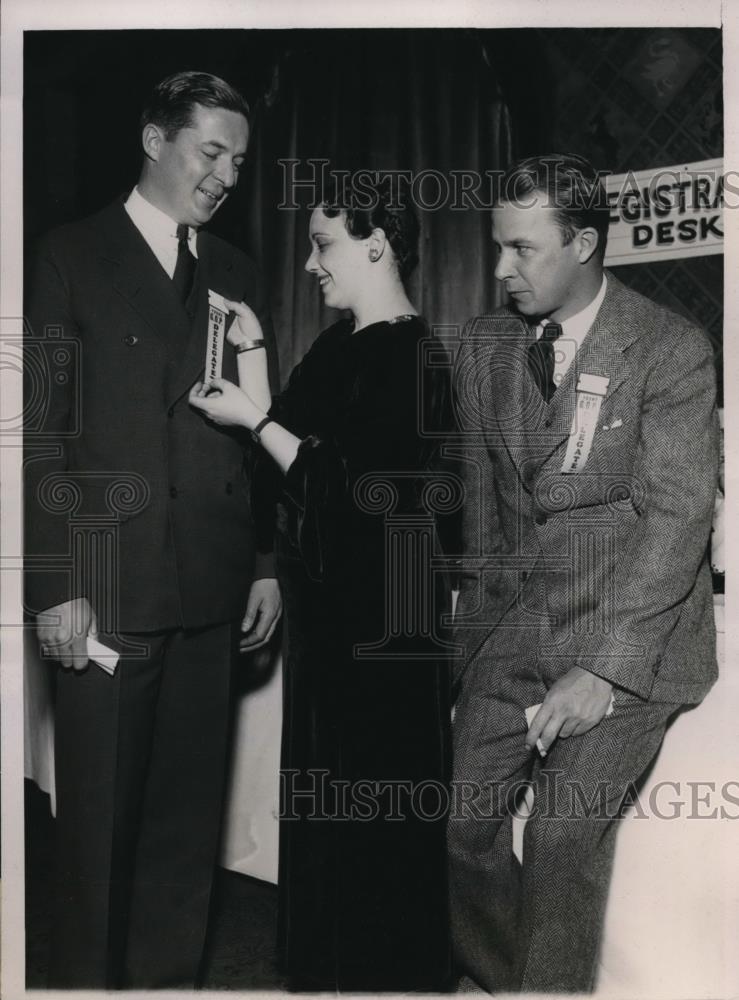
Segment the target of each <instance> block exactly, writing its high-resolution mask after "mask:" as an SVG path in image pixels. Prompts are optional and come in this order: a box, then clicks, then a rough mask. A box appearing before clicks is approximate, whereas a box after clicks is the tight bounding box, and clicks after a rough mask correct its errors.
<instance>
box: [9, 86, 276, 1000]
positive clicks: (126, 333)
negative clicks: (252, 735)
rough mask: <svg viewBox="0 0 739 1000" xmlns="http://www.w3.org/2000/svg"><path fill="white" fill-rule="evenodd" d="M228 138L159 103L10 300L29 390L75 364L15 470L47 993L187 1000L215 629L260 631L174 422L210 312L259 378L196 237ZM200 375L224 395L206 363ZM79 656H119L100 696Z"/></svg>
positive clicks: (231, 280) (206, 439)
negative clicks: (51, 873) (115, 171)
mask: <svg viewBox="0 0 739 1000" xmlns="http://www.w3.org/2000/svg"><path fill="white" fill-rule="evenodd" d="M247 115H248V108H247V106H246V103H245V102H244V99H243V98H242V97H241V95H240V94H238V93H237V92H236V91H235V90H234V89H233V88H232V87H230V86H229V85H228V84H226V83H225V82H224V81H222V80H220V79H218V78H217V77H213V76H210V75H209V74H205V73H195V72H186V73H179V74H176V75H174V76H172V77H169V78H168V79H166V80H164V81H163V82H162V83H161V84H159V86H158V87H157V88H156V89H155V91H154V94H153V96H152V99H151V103H150V104H149V106H148V107H147V108H146V110H145V111H144V113H143V115H142V118H141V128H142V132H141V136H142V144H143V152H144V159H143V166H142V170H141V175H140V177H139V181H138V184H137V186H136V188H135V189H134V190H133V192H131V193H130V194H129V195H128V196H127V197H125V198H121V199H120V200H118V201H116V202H115V203H114V204H112V205H110V206H108V207H107V208H105V209H103V210H102V211H101V212H99V213H97V214H96V215H93V216H92V217H90V218H88V219H85V220H83V221H81V222H79V223H75V224H73V225H69V226H66V227H63V228H61V229H59V230H56V231H54V232H52V233H50V234H49V235H48V236H47V237H45V238H44V240H43V241H42V244H41V246H40V248H39V252H38V254H37V257H36V264H35V269H34V273H33V275H32V279H31V282H30V291H29V298H28V311H27V315H28V327H29V334H28V345H27V354H26V358H27V364H26V368H27V370H28V371H29V373H30V375H31V376H32V375H33V372H34V364H33V362H34V359H38V358H39V357H41V354H40V353H39V352H42V353H43V352H46V353H45V355H44V357H45V358H46V359H47V361H48V359H49V358H52V359H56V360H55V361H54V360H52V361H51V362H49V363H50V364H51V365H52V367H53V365H54V364H55V363H57V362H59V361H60V358H62V359H63V358H64V357H68V356H70V355H71V354H74V355H75V357H76V359H77V360H76V364H72V365H67V366H66V368H65V370H64V371H63V372H62V375H63V377H62V378H61V379H56V380H52V382H50V383H49V389H48V392H47V393H46V394H45V396H44V398H43V399H42V401H41V412H42V413H43V417H42V419H41V420H40V421H39V423H38V426H37V427H36V428H35V429H34V432H33V433H32V434H29V436H28V438H27V450H26V501H27V503H26V509H27V520H26V559H27V570H28V572H27V584H26V600H27V605H28V607H29V610H30V611H32V612H33V613H35V614H37V615H38V636H39V640H40V643H41V648H42V652H43V654H44V655H46V656H48V657H50V658H52V659H55V660H59V661H60V663H61V667H60V668H59V669H58V670H57V676H56V746H55V757H56V786H57V803H58V814H57V819H56V832H57V873H56V886H55V890H56V891H55V908H54V925H53V934H52V949H51V951H52V954H51V961H50V973H49V983H50V985H51V986H53V987H98V988H104V987H120V986H126V987H132V988H133V987H142V988H144V987H157V986H177V985H185V986H186V985H190V986H191V985H193V983H194V982H195V979H196V974H197V970H198V965H199V962H200V959H201V956H202V950H203V942H204V937H205V930H206V923H207V914H208V905H209V898H210V890H211V881H212V873H213V868H214V864H215V859H216V852H217V846H218V838H219V828H220V813H221V802H222V792H223V786H224V777H225V774H224V772H225V765H226V759H225V754H226V743H227V730H228V702H229V679H230V672H231V663H232V653H233V652H234V651H235V646H238V644H239V637H238V636H239V633H238V626H239V624H241V631H242V638H241V649H242V651H246V650H253V649H257V648H258V647H260V646H262V645H263V644H264V643H266V642H267V641H268V640H269V638H270V636H271V634H272V631H273V629H274V627H275V624H276V622H277V619H278V617H279V614H280V597H279V590H278V587H277V583H276V581H275V579H274V573H273V572H272V566H271V554H270V553H269V552H268V551H267V550H268V549H269V545H268V544H266V545H261V546H257V544H256V540H255V538H254V537H253V535H254V533H253V531H252V524H251V520H250V514H249V510H250V508H249V498H248V478H247V476H246V474H245V463H246V460H247V459H248V456H249V446H250V444H251V442H250V441H249V439H248V438H247V439H246V440H245V439H243V438H241V439H240V438H239V436H238V435H235V434H231V433H229V432H227V431H224V430H223V429H222V428H218V427H215V426H214V425H212V424H210V423H209V422H207V421H205V420H203V419H202V417H201V416H200V415H199V414H197V413H196V412H194V411H193V410H192V409H191V408H190V407H189V406H188V402H187V396H188V390H189V389H190V387H191V386H192V385H193V383H194V382H196V381H198V379H200V378H201V377H202V371H203V367H204V363H205V353H206V341H207V336H208V327H209V306H208V301H209V299H208V296H209V291H210V292H215V293H217V294H219V295H221V296H223V297H225V298H227V299H230V300H236V301H238V300H244V301H246V302H247V303H248V304H249V305H251V307H252V308H253V309H254V310H255V311H256V313H257V314H258V315H259V317H260V321H261V323H262V327H263V329H264V330H265V333H266V338H267V341H268V347H269V349H270V352H271V353H272V356H274V351H273V344H272V332H271V325H270V322H269V317H268V314H267V307H266V303H265V298H264V294H263V290H262V288H261V286H260V283H259V280H258V277H257V273H256V270H255V268H254V265H253V264H252V263H251V262H250V261H249V260H248V259H247V258H246V257H245V256H244V255H243V254H242V253H241V252H240V251H238V250H236V249H234V248H233V247H231V246H229V245H228V244H226V243H224V242H223V241H222V240H220V239H218V238H217V237H215V236H213V235H210V234H209V233H207V232H203V231H201V227H202V226H204V225H205V224H207V223H208V221H209V220H210V219H211V218H212V216H213V215H214V214H215V212H216V211H217V210H218V208H219V207H220V205H221V204H222V203H223V201H224V199H225V198H226V197H227V195H228V193H229V192H230V191H231V190H232V189H233V187H234V185H235V184H236V181H237V178H238V173H239V170H240V168H241V166H242V163H243V161H244V156H245V153H246V147H247V139H248V131H249V130H248V122H247ZM251 346H253V347H254V349H255V350H262V349H263V345H251ZM60 350H61V354H60ZM64 352H66V354H65V353H64ZM223 364H224V375H225V376H226V377H230V378H232V379H236V378H237V369H236V357H235V352H234V350H233V348H232V347H230V346H228V345H227V346H226V348H225V353H224V362H223ZM28 402H29V400H27V404H28ZM31 402H33V401H32V400H31ZM31 412H34V413H36V412H37V410H35V409H34V408H33V406H32V407H31ZM258 548H260V549H261V551H259V552H258V551H257V549H258ZM245 609H246V612H245ZM90 639H97V640H98V641H101V642H102V643H103V644H104V645H105V646H107V647H109V648H111V649H113V650H115V651H116V652H118V653H119V654H120V660H119V662H118V664H117V666H116V668H115V670H114V672H113V673H112V674H110V673H109V670H104V669H102V668H101V666H99V665H98V663H96V662H93V661H92V660H90V661H88V641H89V640H90ZM99 659H100V660H102V662H103V663H105V662H106V660H105V657H104V656H103V657H99ZM108 666H109V667H110V662H109V661H108Z"/></svg>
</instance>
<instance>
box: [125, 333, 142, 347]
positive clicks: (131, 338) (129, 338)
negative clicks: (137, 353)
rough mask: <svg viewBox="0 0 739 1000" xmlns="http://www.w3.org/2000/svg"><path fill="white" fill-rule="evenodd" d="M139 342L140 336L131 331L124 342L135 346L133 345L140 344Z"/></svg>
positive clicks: (129, 345)
mask: <svg viewBox="0 0 739 1000" xmlns="http://www.w3.org/2000/svg"><path fill="white" fill-rule="evenodd" d="M138 342H139V338H138V337H134V335H133V334H132V333H129V335H128V336H127V337H124V338H123V343H124V344H126V345H127V346H128V347H133V345H134V344H138Z"/></svg>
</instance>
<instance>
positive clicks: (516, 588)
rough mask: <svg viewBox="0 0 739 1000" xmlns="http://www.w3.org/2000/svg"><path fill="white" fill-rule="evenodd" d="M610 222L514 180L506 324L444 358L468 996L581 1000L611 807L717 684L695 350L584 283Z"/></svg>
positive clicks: (460, 931)
mask: <svg viewBox="0 0 739 1000" xmlns="http://www.w3.org/2000/svg"><path fill="white" fill-rule="evenodd" d="M608 214H609V213H608V208H607V204H606V201H605V193H604V191H603V188H602V187H601V185H600V182H599V180H598V177H597V174H596V173H595V171H594V170H593V168H592V167H591V166H590V164H588V163H587V162H586V161H584V160H582V159H580V158H579V157H573V156H551V157H546V158H532V159H529V160H524V161H523V162H521V163H519V164H517V165H516V166H515V167H513V168H512V169H511V170H510V171H509V173H508V175H507V176H506V177H505V178H504V179H503V181H502V184H501V192H500V197H499V200H498V202H497V204H496V207H495V208H494V210H493V236H494V239H495V242H496V246H497V248H498V252H499V259H498V265H497V268H496V272H495V273H496V277H497V278H498V279H499V280H500V281H503V282H504V285H505V288H506V291H507V292H508V294H509V296H510V298H511V301H512V307H511V308H505V309H502V310H500V311H499V312H498V313H496V314H495V315H493V316H487V317H478V318H477V319H475V320H473V321H471V322H470V323H469V324H468V325H467V327H466V329H465V336H464V339H463V344H462V350H461V351H460V354H459V359H458V364H457V371H456V388H457V399H458V414H459V419H460V422H461V426H462V429H463V431H464V436H465V461H464V469H465V480H466V501H465V503H466V507H465V555H466V560H465V565H466V567H467V570H466V574H465V578H464V580H463V583H462V587H461V594H460V598H459V602H458V606H457V616H456V621H455V624H456V628H457V639H458V641H459V643H460V644H461V645H462V646H463V648H464V657H463V660H462V661H461V663H460V667H459V670H458V675H457V685H458V697H457V702H456V714H455V739H454V744H455V765H454V778H455V789H456V791H457V792H458V794H457V796H456V800H455V801H456V807H455V809H454V811H453V815H452V817H451V819H450V823H449V849H450V863H451V893H452V919H453V932H454V945H455V952H456V957H457V960H458V963H459V967H460V970H461V971H462V972H463V973H464V974H465V979H464V983H465V984H466V985H470V981H471V982H472V983H473V984H477V985H479V986H481V987H483V988H484V989H485V990H488V991H500V990H518V989H520V990H525V991H531V992H536V991H552V992H560V991H587V990H590V989H592V987H593V985H594V978H595V968H596V963H597V956H598V944H599V938H600V928H601V923H602V916H603V910H604V906H605V902H606V898H607V893H608V883H609V878H610V870H611V864H612V858H613V850H614V842H615V835H616V829H617V824H616V818H617V817H618V814H619V810H620V809H621V807H622V804H623V803H624V801H625V800H626V801H628V799H629V797H630V796H632V795H633V794H634V783H635V782H637V781H638V779H639V778H640V776H641V775H642V774H643V773H644V772H645V770H646V768H647V767H648V766H649V764H650V762H651V761H652V759H653V758H654V756H655V754H656V753H657V750H658V749H659V746H660V743H661V741H662V738H663V735H664V731H665V728H666V726H667V724H668V721H669V719H670V716H672V715H673V714H674V713H675V712H676V711H678V709H679V708H680V707H681V706H683V705H686V704H696V703H698V702H700V700H701V699H702V698H703V696H704V695H705V693H706V692H707V690H708V689H709V688H710V686H711V684H712V683H713V682H714V680H715V677H716V658H715V631H714V622H713V603H712V587H711V575H710V572H709V568H708V564H707V560H706V546H707V543H708V538H709V531H710V524H711V512H712V509H713V500H714V492H715V485H716V478H717V458H718V436H717V420H716V409H715V373H714V364H713V356H712V351H711V348H710V345H709V343H708V341H707V339H706V337H705V335H704V334H703V333H702V331H701V330H699V329H697V328H695V327H694V326H692V325H691V324H690V323H689V322H687V321H686V320H685V319H683V318H681V317H680V316H677V315H675V314H673V313H670V312H668V311H667V310H666V309H663V308H661V307H660V306H657V305H656V304H655V303H653V302H651V301H650V300H648V299H646V298H644V297H643V296H641V295H639V294H637V293H635V292H632V291H630V290H629V289H627V288H626V287H624V285H623V284H621V282H619V281H618V279H617V278H615V277H614V275H613V274H611V273H608V272H604V270H603V256H604V252H605V244H606V238H607V230H608ZM532 706H533V710H532V711H530V712H529V713H528V716H529V720H530V726H527V717H526V710H527V709H531V708H532ZM536 706H540V707H538V708H537V707H536ZM528 782H530V783H531V786H532V788H533V791H534V804H533V811H532V814H531V816H530V818H529V820H528V822H527V824H526V828H525V835H524V845H523V860H522V863H519V861H518V860H517V858H516V857H515V856H514V853H513V851H512V819H511V813H512V810H513V808H514V807H515V805H516V803H517V802H518V801H519V797H520V795H521V793H522V791H523V790H524V789H525V785H526V783H528Z"/></svg>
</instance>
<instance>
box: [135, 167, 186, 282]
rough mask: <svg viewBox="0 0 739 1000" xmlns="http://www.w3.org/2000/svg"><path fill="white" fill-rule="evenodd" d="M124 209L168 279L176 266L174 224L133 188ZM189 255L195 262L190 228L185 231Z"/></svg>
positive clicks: (175, 228)
mask: <svg viewBox="0 0 739 1000" xmlns="http://www.w3.org/2000/svg"><path fill="white" fill-rule="evenodd" d="M124 207H125V209H126V211H127V212H128V214H129V216H130V219H131V222H133V224H134V226H136V228H137V229H138V231H139V232H140V233H141V235H142V236H143V237H144V239H145V240H146V242H147V243H148V244H149V246H150V247H151V250H152V253H153V254H154V256H155V257H156V259H157V260H158V261H159V263H160V264H161V265H162V267H163V268H164V270H165V271H166V272H167V274H168V275H169V277H170V278H171V277H172V276H173V275H174V269H175V265H176V264H177V223H176V222H174V221H173V220H172V219H170V217H169V216H168V215H167V214H166V212H163V211H162V210H161V209H160V208H157V207H156V206H155V205H152V203H151V202H150V201H147V200H146V198H144V196H143V195H142V194H141V192H140V191H139V189H138V188H137V187H135V188H134V189H133V191H132V192H131V194H130V195H129V196H128V198H127V199H126V204H125V206H124ZM187 243H188V246H189V247H190V253H191V254H192V255H193V257H195V259H196V260H197V256H198V249H197V230H196V229H193V227H192V226H189V227H188V230H187Z"/></svg>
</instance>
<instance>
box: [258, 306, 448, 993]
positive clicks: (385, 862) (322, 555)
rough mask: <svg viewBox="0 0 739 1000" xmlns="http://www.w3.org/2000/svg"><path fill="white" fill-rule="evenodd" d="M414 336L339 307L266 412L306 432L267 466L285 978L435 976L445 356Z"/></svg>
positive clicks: (442, 739)
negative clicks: (273, 511) (277, 616)
mask: <svg viewBox="0 0 739 1000" xmlns="http://www.w3.org/2000/svg"><path fill="white" fill-rule="evenodd" d="M426 337H428V331H427V328H426V326H425V324H424V322H423V321H422V320H421V319H420V318H418V317H412V318H405V319H401V320H400V321H397V322H392V323H388V322H385V323H376V324H373V325H371V326H368V327H365V328H363V329H362V330H359V331H357V332H356V333H352V324H351V322H349V321H347V320H342V321H340V322H338V323H336V324H335V325H334V326H332V327H330V328H329V329H328V330H326V331H325V332H324V333H323V334H322V335H321V336H320V337H319V338H318V340H317V341H316V342H315V344H314V345H313V347H312V348H311V350H310V351H309V352H308V354H307V355H306V357H305V358H304V359H303V361H302V362H301V364H300V365H298V366H297V368H296V369H295V370H294V372H293V373H292V375H291V378H290V381H289V383H288V386H287V388H286V389H285V391H284V392H283V393H282V394H281V395H280V396H279V397H278V398H277V399H276V400H275V402H274V405H273V408H272V410H271V415H272V416H273V417H274V418H275V419H276V420H277V421H278V422H279V423H281V424H282V425H283V426H284V427H286V428H287V429H288V430H290V431H292V432H293V433H294V434H296V435H297V436H299V437H300V438H301V439H302V444H301V445H300V448H299V452H298V456H297V458H296V460H295V462H294V463H293V465H292V466H291V468H290V470H289V472H288V474H287V476H285V477H282V476H281V475H279V474H278V482H277V484H276V485H277V488H278V491H279V502H278V504H277V539H276V553H277V566H278V575H279V578H280V583H281V586H282V590H283V598H284V602H285V620H286V627H287V656H286V662H285V687H284V724H283V744H282V774H281V783H282V788H281V792H282V794H281V821H280V873H279V883H280V917H279V922H280V931H279V934H280V946H281V947H280V951H281V955H282V961H283V966H284V971H285V972H286V974H287V977H288V981H289V985H290V986H291V987H292V988H294V989H315V990H320V989H329V990H333V989H342V990H354V991H359V990H364V991H373V990H381V989H390V990H413V989H417V990H443V989H445V988H447V987H448V985H449V971H450V945H449V931H448V914H447V875H446V852H445V823H446V813H447V809H446V808H445V807H446V806H447V805H448V793H447V791H446V790H447V788H448V785H447V782H448V773H449V754H450V741H449V714H450V705H449V683H448V673H447V664H446V662H445V658H444V653H445V649H444V646H443V637H442V634H441V630H440V628H439V627H438V624H437V622H438V619H439V617H440V614H441V613H442V612H447V611H448V610H449V606H448V601H447V596H448V589H447V588H445V586H444V577H443V574H432V573H431V571H430V559H431V557H432V556H433V555H434V554H437V555H438V554H439V548H438V541H437V540H436V536H435V531H434V519H433V517H431V516H429V514H428V512H427V506H428V503H427V502H426V503H424V502H422V498H423V496H424V492H423V491H424V487H427V486H428V485H429V484H430V483H431V482H432V480H433V476H434V473H433V471H432V470H433V466H434V460H435V453H437V452H438V448H439V432H442V431H443V430H444V429H445V427H446V426H448V420H449V418H448V414H449V412H450V411H449V403H448V393H447V392H446V377H445V374H444V371H443V369H439V368H435V369H434V368H428V367H427V368H426V370H425V371H424V373H423V374H421V367H420V361H419V343H420V342H421V341H422V340H423V339H424V338H426ZM267 461H268V462H269V463H270V465H271V468H272V472H270V470H269V469H268V468H266V467H265V465H264V462H263V463H262V466H261V471H259V473H258V474H257V476H256V477H255V482H256V493H255V497H256V496H258V495H261V498H262V500H263V499H264V497H265V496H267V495H268V494H269V487H268V482H267V480H268V479H269V478H270V476H271V478H272V481H273V483H274V469H276V466H275V465H274V463H272V462H271V459H267ZM367 476H370V477H371V479H369V480H368V479H367V478H365V477H367ZM437 482H438V478H437ZM427 499H428V496H427Z"/></svg>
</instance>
